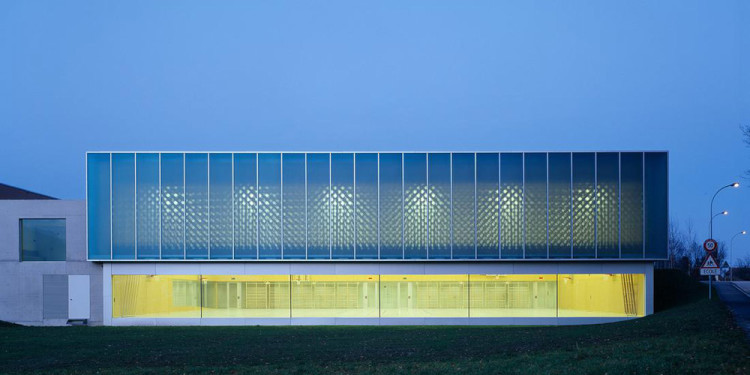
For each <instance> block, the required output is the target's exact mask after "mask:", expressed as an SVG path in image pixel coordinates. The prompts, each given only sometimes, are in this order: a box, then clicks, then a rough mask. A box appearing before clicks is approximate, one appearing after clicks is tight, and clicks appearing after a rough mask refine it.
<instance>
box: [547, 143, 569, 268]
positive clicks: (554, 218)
mask: <svg viewBox="0 0 750 375" xmlns="http://www.w3.org/2000/svg"><path fill="white" fill-rule="evenodd" d="M570 164H571V160H570V154H569V153H550V154H549V213H548V214H549V256H550V258H570V257H571V255H572V254H571V247H570V230H571V228H570V220H571V218H570V206H571V196H570Z"/></svg>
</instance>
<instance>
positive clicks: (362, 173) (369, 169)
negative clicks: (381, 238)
mask: <svg viewBox="0 0 750 375" xmlns="http://www.w3.org/2000/svg"><path fill="white" fill-rule="evenodd" d="M356 167H357V168H356V172H355V175H356V190H357V191H356V198H355V209H356V223H355V228H356V235H355V236H356V238H357V243H356V245H357V248H356V253H357V254H356V255H357V259H377V258H378V154H356Z"/></svg>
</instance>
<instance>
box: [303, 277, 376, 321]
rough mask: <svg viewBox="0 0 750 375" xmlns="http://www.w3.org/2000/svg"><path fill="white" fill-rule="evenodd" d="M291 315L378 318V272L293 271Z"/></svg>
mask: <svg viewBox="0 0 750 375" xmlns="http://www.w3.org/2000/svg"><path fill="white" fill-rule="evenodd" d="M291 278H292V282H291V284H292V317H293V318H302V317H334V318H339V317H341V318H377V317H378V275H292V277H291Z"/></svg>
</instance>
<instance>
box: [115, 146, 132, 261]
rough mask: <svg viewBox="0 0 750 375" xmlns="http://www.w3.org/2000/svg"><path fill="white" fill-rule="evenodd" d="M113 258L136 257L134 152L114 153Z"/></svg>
mask: <svg viewBox="0 0 750 375" xmlns="http://www.w3.org/2000/svg"><path fill="white" fill-rule="evenodd" d="M112 259H135V155H134V154H112Z"/></svg>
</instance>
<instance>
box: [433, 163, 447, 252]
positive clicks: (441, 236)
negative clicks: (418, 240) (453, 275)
mask: <svg viewBox="0 0 750 375" xmlns="http://www.w3.org/2000/svg"><path fill="white" fill-rule="evenodd" d="M428 157H429V160H428V161H429V168H428V169H429V171H428V172H429V173H428V185H429V189H430V192H429V205H430V206H429V209H428V210H429V215H430V222H429V231H430V232H429V236H428V237H429V240H430V244H429V254H428V255H429V258H430V259H450V257H451V155H450V154H429V155H428Z"/></svg>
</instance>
